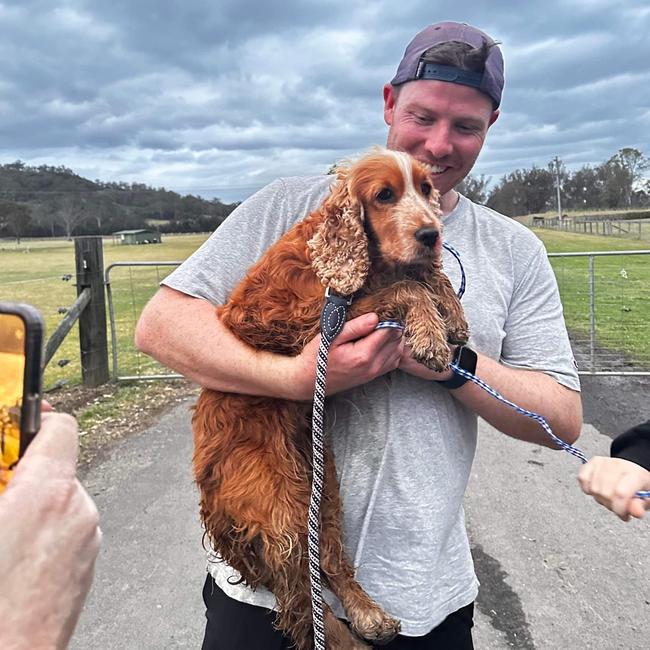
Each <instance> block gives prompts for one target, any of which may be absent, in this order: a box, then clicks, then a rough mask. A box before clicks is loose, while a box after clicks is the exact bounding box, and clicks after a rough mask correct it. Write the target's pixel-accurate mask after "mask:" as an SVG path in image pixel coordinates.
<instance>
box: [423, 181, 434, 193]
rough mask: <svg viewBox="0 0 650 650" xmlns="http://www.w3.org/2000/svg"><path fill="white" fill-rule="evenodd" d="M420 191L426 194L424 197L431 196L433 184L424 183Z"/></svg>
mask: <svg viewBox="0 0 650 650" xmlns="http://www.w3.org/2000/svg"><path fill="white" fill-rule="evenodd" d="M420 189H421V190H422V194H424V196H429V194H431V190H432V189H433V188H432V186H431V183H427V182H424V183H422V184H421V185H420Z"/></svg>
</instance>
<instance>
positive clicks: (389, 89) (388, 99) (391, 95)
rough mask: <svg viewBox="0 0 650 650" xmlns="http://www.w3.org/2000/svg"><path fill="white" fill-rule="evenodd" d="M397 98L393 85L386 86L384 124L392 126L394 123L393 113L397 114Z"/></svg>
mask: <svg viewBox="0 0 650 650" xmlns="http://www.w3.org/2000/svg"><path fill="white" fill-rule="evenodd" d="M396 103H397V97H396V95H395V89H394V88H393V86H392V85H391V84H386V85H385V86H384V122H386V124H388V126H390V125H391V124H392V123H393V113H394V112H395V104H396Z"/></svg>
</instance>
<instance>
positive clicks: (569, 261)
mask: <svg viewBox="0 0 650 650" xmlns="http://www.w3.org/2000/svg"><path fill="white" fill-rule="evenodd" d="M534 232H535V234H536V235H537V236H538V237H539V238H540V239H541V240H542V241H543V242H544V244H545V245H546V248H547V250H548V252H549V253H569V252H597V251H633V250H648V249H650V245H649V244H648V242H640V241H633V240H622V239H619V238H617V237H602V236H592V235H581V234H574V233H567V232H561V231H554V230H541V229H540V230H537V229H535V230H534ZM551 264H552V266H553V269H554V271H555V275H556V277H557V280H558V285H559V287H560V294H561V296H562V304H563V306H564V316H565V319H566V322H567V326H568V328H569V330H570V331H571V333H572V335H573V337H574V339H576V340H580V341H583V342H585V343H587V342H588V341H589V335H590V303H591V295H590V274H589V259H588V257H567V258H561V257H551ZM593 268H594V280H593V302H594V307H595V309H594V314H595V333H596V339H595V342H596V346H597V347H598V348H599V349H601V350H603V349H604V350H611V351H612V352H616V353H621V354H622V355H623V356H624V357H625V360H626V361H627V363H628V364H630V368H628V369H632V367H634V369H637V370H639V369H642V368H644V369H646V370H648V369H650V254H649V255H623V256H601V257H594V267H593Z"/></svg>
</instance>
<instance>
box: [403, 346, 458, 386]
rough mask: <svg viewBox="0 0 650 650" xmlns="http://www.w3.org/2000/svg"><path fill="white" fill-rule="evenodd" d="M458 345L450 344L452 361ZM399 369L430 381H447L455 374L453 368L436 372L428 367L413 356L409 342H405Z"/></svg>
mask: <svg viewBox="0 0 650 650" xmlns="http://www.w3.org/2000/svg"><path fill="white" fill-rule="evenodd" d="M455 349H456V346H450V348H449V360H450V361H451V358H452V355H453V353H454V350H455ZM398 367H399V369H400V370H402V371H403V372H407V373H408V374H409V375H415V376H416V377H419V378H420V379H427V380H429V381H447V380H448V379H451V378H452V377H453V376H454V371H453V370H451V368H447V369H446V370H444V371H443V372H436V371H435V370H431V369H430V368H427V367H426V366H425V365H424V364H422V363H420V362H419V361H416V360H415V359H414V358H413V355H412V353H411V348H410V347H409V344H408V343H405V344H404V349H403V350H402V356H401V357H400V361H399V366H398Z"/></svg>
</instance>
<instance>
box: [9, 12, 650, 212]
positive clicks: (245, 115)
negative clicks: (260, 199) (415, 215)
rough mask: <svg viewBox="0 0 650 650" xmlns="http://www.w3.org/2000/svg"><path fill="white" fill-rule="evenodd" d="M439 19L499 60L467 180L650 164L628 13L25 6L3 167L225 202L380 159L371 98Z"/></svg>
mask: <svg viewBox="0 0 650 650" xmlns="http://www.w3.org/2000/svg"><path fill="white" fill-rule="evenodd" d="M569 5H570V6H569ZM444 19H452V20H454V19H455V20H469V21H470V22H472V23H474V24H476V25H478V26H480V27H482V28H483V29H484V30H485V31H487V32H488V33H490V34H492V35H493V36H494V37H495V38H497V39H498V40H500V41H501V42H502V47H503V50H504V54H505V57H506V78H507V83H506V92H505V98H504V103H503V115H502V117H501V119H500V120H498V122H497V123H496V124H495V125H494V127H493V128H492V130H491V133H490V135H489V137H488V142H487V146H486V148H485V150H484V152H483V153H482V155H481V157H480V159H479V161H478V163H477V166H476V172H477V173H486V174H503V173H507V172H509V171H512V170H513V169H515V168H517V167H522V166H530V165H532V164H537V165H539V166H544V165H545V164H546V163H547V162H548V160H549V159H550V158H552V157H553V156H554V155H556V154H557V155H560V156H561V157H562V158H563V160H565V162H566V163H567V164H568V165H574V166H579V165H581V164H585V163H598V162H601V161H602V160H604V159H605V158H607V157H608V156H610V155H612V154H613V153H615V151H616V150H617V149H618V148H620V147H622V146H636V147H638V148H639V149H641V150H644V151H646V153H648V154H650V142H649V138H648V136H647V133H648V127H649V126H650V125H649V124H648V121H649V117H648V112H647V111H648V108H647V107H648V106H650V91H648V88H650V84H649V83H648V81H650V79H649V78H648V77H649V74H648V72H647V61H648V60H649V59H650V51H649V50H650V42H649V39H648V38H647V33H648V31H649V30H650V11H649V10H648V8H647V7H643V6H639V3H637V2H633V1H632V0H629V1H622V2H618V3H616V4H615V5H613V4H612V3H611V2H601V1H600V0H579V1H576V2H572V3H566V2H560V1H559V0H551V1H550V2H547V3H545V5H544V6H541V5H540V6H532V5H529V4H528V3H522V2H520V1H517V0H509V1H506V2H499V3H494V2H488V1H480V2H475V3H473V4H472V10H471V13H470V12H469V11H466V10H463V9H462V8H459V5H458V2H457V1H455V2H451V1H449V0H442V1H441V2H438V3H436V4H435V6H432V5H431V3H426V2H422V1H414V2H410V3H393V2H388V1H387V0H381V1H378V2H375V3H372V4H370V3H365V2H357V3H355V2H349V1H346V2H343V0H335V1H329V2H328V1H318V0H312V1H308V2H305V1H304V0H289V1H287V2H267V3H262V2H250V1H241V0H239V1H237V0H221V1H219V2H217V3H215V2H214V1H208V0H186V1H185V2H183V3H181V2H175V1H172V0H162V1H161V0H140V1H138V2H132V1H130V2H127V1H126V0H116V1H114V2H110V3H109V2H105V1H102V2H100V1H99V0H68V1H67V2H58V3H57V2H54V3H52V2H46V1H45V0H43V1H34V2H30V1H29V0H26V1H24V2H21V3H17V2H12V3H8V2H6V1H5V2H4V3H3V4H0V56H1V57H2V60H3V66H1V67H0V137H1V142H2V150H1V152H2V158H3V159H4V161H8V160H14V159H16V158H21V159H23V160H26V161H28V162H31V163H34V164H40V163H42V162H47V163H48V164H60V163H63V164H66V165H68V166H70V167H73V168H74V169H75V170H77V171H79V173H87V174H88V175H89V176H90V177H91V178H94V177H100V178H105V179H115V180H120V179H121V180H128V181H142V182H148V183H151V184H153V185H161V184H164V185H166V186H169V187H170V188H172V189H179V191H188V192H189V191H194V192H195V193H204V194H205V195H215V193H216V194H217V195H220V196H222V198H225V199H226V200H235V199H241V198H244V197H245V196H246V195H247V194H248V193H250V192H251V191H253V190H254V189H257V188H259V187H261V185H263V184H264V183H265V182H268V181H270V180H272V179H273V178H275V177H277V176H280V175H287V174H302V173H320V172H322V171H323V170H325V169H327V167H328V166H329V165H330V164H331V163H332V162H334V161H335V160H337V159H339V158H341V157H345V156H347V155H350V154H352V153H354V152H356V151H359V150H362V149H365V148H366V147H367V146H369V145H371V144H375V143H382V142H384V141H385V134H386V128H385V125H384V124H383V120H382V110H381V108H382V103H381V88H382V85H383V84H384V83H385V82H386V81H388V80H389V79H390V78H391V77H392V75H393V74H394V71H395V68H396V66H397V63H398V61H399V58H400V57H401V55H402V53H403V50H404V47H405V45H406V43H407V41H408V40H409V39H410V38H411V37H412V35H413V34H414V33H415V32H416V31H418V30H419V29H421V28H422V27H423V26H424V25H426V24H427V23H430V22H434V21H436V20H444Z"/></svg>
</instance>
